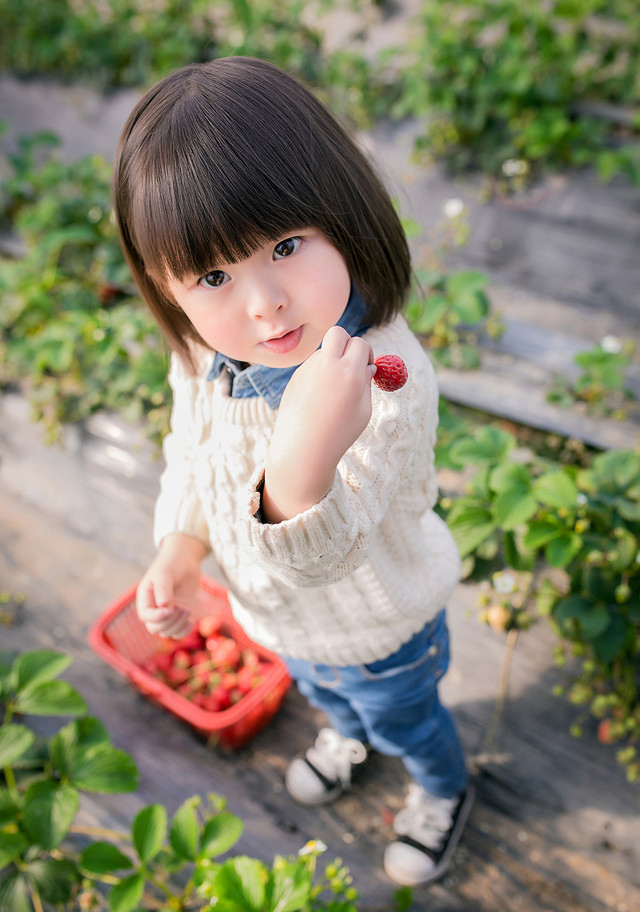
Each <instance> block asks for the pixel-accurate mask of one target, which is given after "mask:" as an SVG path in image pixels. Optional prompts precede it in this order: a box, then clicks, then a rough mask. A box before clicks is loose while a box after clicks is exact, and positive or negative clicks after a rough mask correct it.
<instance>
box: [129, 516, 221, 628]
mask: <svg viewBox="0 0 640 912" xmlns="http://www.w3.org/2000/svg"><path fill="white" fill-rule="evenodd" d="M206 553H207V549H206V547H205V545H204V544H203V542H201V541H199V540H198V539H196V538H193V537H192V536H190V535H181V534H174V535H168V536H167V537H166V538H165V539H164V540H163V542H162V545H161V546H160V550H159V551H158V554H157V555H156V557H155V558H154V560H153V563H152V564H151V566H150V567H149V569H148V570H147V572H146V573H145V575H144V576H143V577H142V579H141V580H140V583H139V585H138V590H137V593H136V610H137V612H138V617H139V618H140V620H141V621H142V623H143V624H144V625H145V627H146V628H147V630H148V631H149V633H153V634H158V635H160V636H163V637H172V638H173V639H180V638H181V637H183V636H186V635H187V633H189V631H190V630H191V627H192V626H193V620H192V616H191V612H192V610H193V607H194V605H195V600H196V595H197V592H198V584H199V582H200V564H201V562H202V559H203V558H204V556H205V555H206Z"/></svg>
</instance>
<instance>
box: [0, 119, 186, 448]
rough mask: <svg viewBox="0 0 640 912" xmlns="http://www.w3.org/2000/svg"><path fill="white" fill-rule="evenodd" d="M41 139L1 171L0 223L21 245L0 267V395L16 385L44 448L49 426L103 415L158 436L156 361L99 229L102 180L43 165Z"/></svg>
mask: <svg viewBox="0 0 640 912" xmlns="http://www.w3.org/2000/svg"><path fill="white" fill-rule="evenodd" d="M44 140H46V142H47V144H49V145H50V141H49V138H48V137H44V139H43V138H40V139H38V138H36V139H35V140H34V141H33V142H26V141H25V143H24V144H23V146H22V150H21V151H20V152H19V153H16V155H14V156H13V157H12V159H11V167H12V173H13V177H12V179H11V180H10V181H8V182H7V187H6V188H5V189H6V191H7V194H8V195H7V196H6V198H5V199H4V211H5V214H7V215H9V214H10V215H11V216H12V219H13V226H14V230H15V231H16V232H17V234H18V236H19V238H20V241H21V243H22V245H23V248H24V250H23V254H22V255H21V256H20V257H18V258H13V257H9V256H4V257H2V256H0V353H1V354H2V358H1V362H2V367H1V368H0V384H4V385H7V384H9V383H20V385H21V386H22V388H23V390H24V392H25V393H26V395H27V397H28V398H29V400H30V403H31V405H32V409H33V413H34V417H35V418H36V419H37V420H40V421H41V422H42V423H43V424H44V426H45V428H46V430H47V436H48V439H49V440H53V439H56V438H57V437H58V436H59V434H60V428H61V424H62V423H63V422H67V421H77V420H78V419H80V418H84V417H87V416H88V415H90V414H92V413H93V412H95V411H97V410H98V409H104V408H107V409H112V410H114V411H118V412H120V413H121V414H123V415H124V416H125V417H128V418H130V419H133V420H139V419H140V418H142V417H143V416H144V417H145V418H146V421H147V430H148V433H149V435H150V436H152V437H155V438H157V439H159V438H160V437H161V436H163V434H164V433H165V432H166V429H167V427H168V415H169V408H170V392H169V388H168V384H167V379H166V374H167V357H168V356H167V353H166V351H165V347H164V345H163V343H162V341H161V338H160V333H159V331H158V329H157V327H156V325H155V323H154V322H153V320H152V319H151V317H150V316H149V315H148V314H147V311H146V309H145V308H144V307H143V305H142V302H141V301H140V299H139V298H138V297H137V296H136V293H135V291H134V289H133V286H132V282H131V278H130V275H129V271H128V268H127V267H126V265H125V263H124V259H123V257H122V253H121V250H120V245H119V243H118V239H117V236H116V229H115V225H114V223H113V220H112V218H111V200H110V195H111V190H110V180H111V168H110V166H109V164H108V163H107V162H106V161H105V160H104V159H102V158H100V157H99V156H88V157H86V158H84V159H82V160H80V161H78V162H75V163H73V164H69V163H63V162H61V161H59V160H57V159H56V158H55V157H54V156H52V155H49V156H47V157H46V158H45V160H44V161H42V160H41V155H40V154H39V153H41V152H42V151H43V150H42V145H41V143H42V142H43V141H44Z"/></svg>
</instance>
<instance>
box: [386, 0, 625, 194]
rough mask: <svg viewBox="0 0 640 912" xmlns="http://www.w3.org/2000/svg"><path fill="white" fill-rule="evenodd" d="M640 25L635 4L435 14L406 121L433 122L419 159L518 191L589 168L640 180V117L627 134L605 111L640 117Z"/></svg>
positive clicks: (424, 38) (424, 13)
mask: <svg viewBox="0 0 640 912" xmlns="http://www.w3.org/2000/svg"><path fill="white" fill-rule="evenodd" d="M639 24H640V19H639V14H638V9H637V5H634V4H631V3H628V2H627V0H615V2H611V0H551V2H546V0H532V2H530V3H526V4H525V3H522V2H520V0H446V2H439V3H426V4H423V5H422V6H421V9H420V13H419V16H418V19H417V21H416V23H415V28H414V30H413V33H412V38H413V40H412V48H411V50H412V52H413V53H412V56H411V58H410V59H409V61H408V63H407V65H406V66H405V67H404V69H403V72H402V94H401V98H400V100H399V102H398V104H397V105H396V114H397V115H398V116H402V117H406V116H411V117H414V118H417V119H418V120H420V121H421V122H422V123H423V124H424V129H423V132H422V134H421V136H420V138H419V140H418V148H419V149H421V150H423V151H425V152H427V153H428V154H429V155H431V156H433V157H436V158H439V159H442V160H444V161H446V163H447V165H448V167H450V168H452V169H454V170H460V169H465V168H468V167H477V168H480V169H482V170H484V171H486V172H487V173H489V174H492V175H495V176H496V178H497V179H498V180H499V181H500V182H501V183H502V184H503V185H504V188H505V190H506V191H507V192H511V189H512V187H511V184H512V178H513V177H515V179H516V183H517V182H518V180H520V179H521V176H522V175H523V174H526V176H527V177H528V178H529V179H530V178H531V177H533V176H536V174H539V173H540V172H541V171H543V170H544V169H548V168H566V167H580V166H583V165H587V164H593V165H595V166H596V168H597V169H598V171H599V173H600V175H601V177H602V178H603V179H610V178H611V177H612V176H613V175H614V174H621V173H622V174H625V175H627V176H628V177H629V178H630V179H632V180H635V181H638V180H639V179H640V155H639V154H638V148H637V144H636V142H635V140H636V139H637V133H638V129H639V126H640V125H639V123H638V118H637V114H636V115H634V114H633V113H632V116H631V117H630V118H629V121H628V123H626V124H625V125H620V123H617V122H615V120H614V119H613V118H612V119H611V120H607V119H606V117H603V116H602V114H601V113H599V112H598V113H596V109H599V111H601V109H602V107H606V106H614V105H620V106H622V107H624V106H629V107H630V108H631V110H632V112H633V110H634V109H635V106H636V103H637V92H638V72H639V71H638V61H639V60H640V43H639V36H640V29H639V28H638V26H639ZM585 100H586V101H587V102H590V103H591V107H589V104H585ZM597 103H599V105H598V104H597Z"/></svg>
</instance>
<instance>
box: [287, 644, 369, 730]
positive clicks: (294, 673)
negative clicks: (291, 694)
mask: <svg viewBox="0 0 640 912" xmlns="http://www.w3.org/2000/svg"><path fill="white" fill-rule="evenodd" d="M286 663H287V667H288V669H289V673H290V675H291V677H292V678H293V680H294V681H295V682H296V685H297V687H298V690H299V691H300V693H301V694H302V695H303V696H304V697H306V698H307V700H308V701H309V703H311V705H312V706H315V707H316V709H320V710H322V712H324V713H325V715H326V716H327V717H328V720H329V725H330V726H331V727H332V728H334V729H335V730H336V731H337V732H340V734H341V735H343V736H344V737H345V738H355V739H356V740H357V741H363V742H366V741H367V733H366V730H365V728H364V727H363V725H362V722H361V721H360V718H359V716H358V714H357V713H356V711H355V710H354V709H353V707H352V706H351V703H350V702H349V700H348V698H347V697H346V696H343V695H342V694H341V693H340V692H339V690H338V686H339V681H340V670H339V669H332V668H331V667H330V666H319V665H312V664H311V663H310V662H304V661H302V660H299V659H287V660H286Z"/></svg>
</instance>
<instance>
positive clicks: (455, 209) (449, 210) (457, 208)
mask: <svg viewBox="0 0 640 912" xmlns="http://www.w3.org/2000/svg"><path fill="white" fill-rule="evenodd" d="M442 211H443V212H444V214H445V216H446V217H447V218H448V219H455V218H458V216H459V215H462V213H463V212H464V203H463V202H462V200H461V199H458V198H457V197H452V198H451V199H448V200H445V201H444V203H443V204H442Z"/></svg>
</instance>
